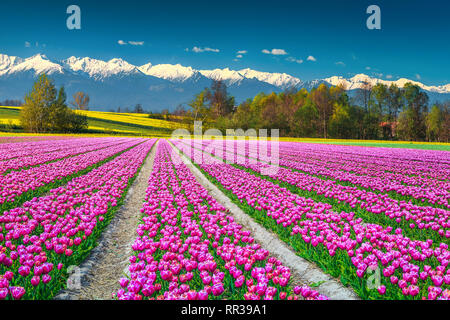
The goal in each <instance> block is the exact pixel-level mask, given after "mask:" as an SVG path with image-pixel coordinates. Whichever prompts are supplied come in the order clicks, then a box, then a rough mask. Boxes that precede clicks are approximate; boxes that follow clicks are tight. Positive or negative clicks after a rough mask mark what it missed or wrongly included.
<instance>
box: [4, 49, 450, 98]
mask: <svg viewBox="0 0 450 320" xmlns="http://www.w3.org/2000/svg"><path fill="white" fill-rule="evenodd" d="M20 72H33V73H34V74H35V75H39V74H42V73H47V74H49V75H52V74H64V73H65V72H67V73H71V72H76V73H85V74H87V75H88V76H89V77H91V78H93V79H95V80H103V79H105V78H107V77H111V76H128V75H134V74H140V75H150V76H154V77H157V78H161V79H165V80H169V81H179V82H184V81H186V80H188V79H192V78H193V77H195V76H198V75H199V74H201V75H203V76H204V77H206V78H209V79H213V80H223V81H225V82H226V83H227V84H228V85H233V84H238V85H239V84H240V83H241V82H242V80H244V79H256V80H258V81H262V82H265V83H268V84H271V85H273V86H276V87H278V88H281V89H287V88H290V87H300V86H301V85H302V84H303V82H302V80H300V79H299V78H296V77H293V76H291V75H289V74H286V73H270V72H261V71H256V70H252V69H249V68H247V69H241V70H238V71H236V70H231V69H229V68H224V69H213V70H196V69H193V68H192V67H185V66H182V65H180V64H158V65H152V64H151V63H147V64H144V65H142V66H140V67H137V66H135V65H132V64H130V63H128V62H127V61H125V60H123V59H117V58H114V59H111V60H109V61H103V60H98V59H93V58H89V57H84V58H77V57H74V56H72V57H70V58H68V59H66V60H63V61H61V63H56V62H52V61H50V60H49V59H48V58H47V57H46V56H45V55H43V54H37V55H34V56H32V57H30V58H27V59H22V58H19V57H16V56H8V55H5V54H0V76H2V75H11V74H14V73H20ZM320 81H322V80H314V81H310V82H309V83H311V84H315V83H318V82H320ZM323 81H325V82H328V83H329V84H331V85H334V86H337V85H340V84H342V85H344V86H345V88H346V89H347V90H354V89H359V88H362V87H363V86H364V84H365V83H369V84H371V85H376V84H377V83H383V84H385V85H388V86H389V85H391V84H396V85H397V86H398V87H401V88H402V87H404V86H405V84H406V83H407V82H411V83H412V84H415V85H417V86H419V87H420V88H422V89H423V90H427V91H430V92H436V93H447V94H448V93H450V84H445V85H440V86H427V85H425V84H423V83H420V82H417V81H414V80H410V79H405V78H401V79H398V80H395V81H393V80H383V79H378V78H375V77H371V76H368V75H366V74H362V73H361V74H357V75H355V76H353V77H351V78H344V77H341V76H332V77H329V78H325V79H323Z"/></svg>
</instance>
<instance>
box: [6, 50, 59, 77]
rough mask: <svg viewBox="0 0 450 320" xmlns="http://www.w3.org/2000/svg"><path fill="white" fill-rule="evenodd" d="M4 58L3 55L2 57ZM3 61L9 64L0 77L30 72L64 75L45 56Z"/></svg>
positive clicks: (11, 58)
mask: <svg viewBox="0 0 450 320" xmlns="http://www.w3.org/2000/svg"><path fill="white" fill-rule="evenodd" d="M2 56H5V55H2ZM4 60H5V61H8V60H9V62H10V66H9V67H8V68H6V69H4V70H3V72H2V75H4V74H8V75H13V74H16V73H21V72H31V73H34V74H36V75H38V74H42V73H46V74H48V75H52V74H55V73H64V71H63V67H62V66H61V65H60V64H58V63H54V62H52V61H50V60H49V59H48V58H47V57H46V56H45V55H42V54H37V55H34V56H32V57H30V58H27V59H25V60H22V59H21V58H18V57H9V59H8V58H6V57H5V58H4Z"/></svg>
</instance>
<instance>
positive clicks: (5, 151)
mask: <svg viewBox="0 0 450 320" xmlns="http://www.w3.org/2000/svg"><path fill="white" fill-rule="evenodd" d="M87 139H89V138H87ZM76 140H86V138H77V139H74V138H59V139H45V140H36V141H27V140H25V141H23V142H16V143H3V144H0V161H3V160H9V159H13V158H18V157H27V156H30V155H33V154H36V153H45V152H53V151H57V150H59V149H61V148H64V146H66V145H67V143H74V142H75V141H76Z"/></svg>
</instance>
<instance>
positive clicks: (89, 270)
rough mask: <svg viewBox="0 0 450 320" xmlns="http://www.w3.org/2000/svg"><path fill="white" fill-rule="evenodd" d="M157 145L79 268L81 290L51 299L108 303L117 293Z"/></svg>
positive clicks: (129, 252) (76, 289)
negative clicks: (97, 242)
mask: <svg viewBox="0 0 450 320" xmlns="http://www.w3.org/2000/svg"><path fill="white" fill-rule="evenodd" d="M158 142H159V141H157V142H156V143H155V144H154V145H153V147H152V150H151V151H150V154H149V156H148V157H147V159H146V161H145V163H144V165H143V166H142V168H141V171H140V172H139V175H138V176H137V178H136V180H135V181H134V182H133V184H132V186H131V187H130V189H129V190H128V193H127V195H126V198H125V201H124V204H123V206H122V207H121V208H120V209H119V210H118V211H117V212H116V214H115V216H114V218H113V219H112V221H111V223H110V224H109V226H108V227H107V229H106V230H105V231H104V232H103V233H102V235H101V237H100V239H99V245H98V246H97V247H96V248H95V249H93V250H92V252H91V254H90V255H89V257H88V258H87V259H86V261H84V262H83V263H82V264H81V266H80V269H79V272H78V274H79V276H78V278H79V283H80V284H81V286H79V288H75V289H73V290H64V291H62V292H61V293H60V294H59V295H58V296H57V297H55V299H61V300H108V299H112V293H113V292H116V291H117V290H118V289H120V286H119V279H120V278H121V277H122V276H124V275H125V273H126V272H127V270H126V268H127V267H128V265H129V261H128V258H129V257H130V255H131V251H132V250H131V245H132V244H133V243H134V240H135V239H136V236H137V235H136V227H137V225H138V224H139V221H140V219H141V212H140V209H141V207H142V203H143V201H144V199H145V191H146V189H147V186H148V180H149V178H150V175H151V174H152V170H153V161H154V159H155V155H156V149H157V144H158Z"/></svg>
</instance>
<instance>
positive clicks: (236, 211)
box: [169, 141, 359, 300]
mask: <svg viewBox="0 0 450 320" xmlns="http://www.w3.org/2000/svg"><path fill="white" fill-rule="evenodd" d="M169 143H170V145H171V146H172V148H174V150H175V151H176V152H177V151H179V149H177V148H176V147H175V146H174V145H173V144H172V142H170V141H169ZM178 154H179V155H180V157H181V159H182V160H183V162H184V164H186V165H187V166H188V168H189V169H190V170H191V172H192V173H193V175H194V176H195V178H196V179H197V181H198V182H199V183H200V184H201V185H202V186H203V187H204V188H205V189H206V190H208V193H209V194H210V195H211V196H213V197H214V198H215V199H216V200H217V201H218V202H219V203H220V204H221V205H223V206H224V207H225V208H227V209H228V210H229V212H230V214H231V215H232V216H233V217H234V218H235V219H236V222H238V223H239V224H241V225H243V226H244V227H245V229H247V230H250V231H251V232H252V236H253V237H254V239H255V241H256V242H258V243H259V244H260V245H261V246H262V247H263V248H264V249H266V250H268V251H269V252H270V254H271V255H272V256H274V257H276V258H277V259H279V260H280V261H281V262H282V263H283V264H284V265H285V266H287V267H289V269H291V272H292V278H293V279H295V280H296V282H297V281H299V282H301V283H303V284H312V283H321V284H320V285H319V286H318V287H317V288H314V289H315V290H317V291H318V292H320V293H322V294H324V295H326V296H328V297H329V298H330V299H333V300H358V299H359V297H358V296H357V294H356V293H355V292H354V291H353V290H352V289H351V288H348V287H345V286H343V285H342V283H340V282H339V281H338V280H336V279H334V278H333V277H331V276H330V275H327V274H325V273H324V272H323V271H322V270H321V269H320V268H319V267H317V266H316V265H314V264H313V263H311V262H309V261H306V260H305V259H303V258H301V257H300V256H298V255H297V254H296V253H295V252H294V250H293V249H292V248H291V247H290V246H289V245H287V244H286V243H284V242H283V241H282V240H280V239H279V238H278V237H277V236H276V235H275V234H274V233H273V232H271V231H269V230H267V229H265V228H264V227H263V226H261V225H260V224H259V223H257V222H256V221H255V220H254V219H253V218H251V217H250V216H249V215H247V214H246V213H245V212H243V211H242V210H241V209H240V208H239V207H238V206H237V205H236V204H235V203H233V202H232V201H231V199H230V198H228V197H227V196H226V195H225V194H224V193H223V192H222V191H220V190H219V189H218V188H217V187H216V186H215V185H214V184H212V183H211V182H210V181H209V180H208V178H206V177H205V176H204V175H203V174H202V173H201V172H200V170H199V169H198V168H197V167H196V166H195V165H194V164H193V163H192V162H191V161H190V160H189V159H188V158H187V157H186V156H185V155H183V154H181V153H180V152H179V153H178Z"/></svg>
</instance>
